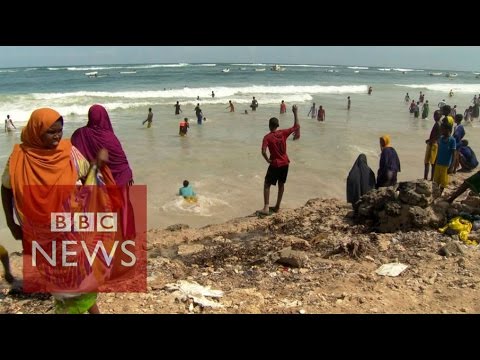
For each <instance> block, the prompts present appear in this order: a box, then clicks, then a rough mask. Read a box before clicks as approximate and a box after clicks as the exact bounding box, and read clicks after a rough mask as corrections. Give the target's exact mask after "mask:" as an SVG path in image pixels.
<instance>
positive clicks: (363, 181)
mask: <svg viewBox="0 0 480 360" xmlns="http://www.w3.org/2000/svg"><path fill="white" fill-rule="evenodd" d="M373 188H375V173H374V172H373V170H372V169H370V167H369V166H368V164H367V157H366V156H365V154H360V155H359V156H358V158H357V160H356V161H355V163H354V164H353V166H352V169H351V170H350V172H349V174H348V177H347V202H349V203H351V204H352V205H353V204H355V203H356V202H357V201H358V200H359V199H360V197H361V196H362V195H363V194H366V193H367V192H369V191H370V190H371V189H373Z"/></svg>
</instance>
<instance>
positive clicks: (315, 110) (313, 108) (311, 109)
mask: <svg viewBox="0 0 480 360" xmlns="http://www.w3.org/2000/svg"><path fill="white" fill-rule="evenodd" d="M310 114H311V116H312V119H315V117H316V116H317V107H316V106H315V103H313V104H312V107H311V108H310V111H309V112H308V114H307V116H310Z"/></svg>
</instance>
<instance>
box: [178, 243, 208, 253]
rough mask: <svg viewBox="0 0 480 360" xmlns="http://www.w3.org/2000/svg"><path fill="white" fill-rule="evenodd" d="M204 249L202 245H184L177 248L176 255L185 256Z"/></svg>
mask: <svg viewBox="0 0 480 360" xmlns="http://www.w3.org/2000/svg"><path fill="white" fill-rule="evenodd" d="M204 248H205V246H204V245H202V244H184V245H180V246H179V247H178V252H177V253H178V255H180V256H185V255H191V254H195V253H197V252H200V251H202V250H203V249H204Z"/></svg>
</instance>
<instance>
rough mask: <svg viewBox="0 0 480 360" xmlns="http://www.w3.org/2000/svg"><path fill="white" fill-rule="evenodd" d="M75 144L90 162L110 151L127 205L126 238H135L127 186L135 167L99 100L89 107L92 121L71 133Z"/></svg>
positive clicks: (121, 222) (120, 220) (112, 167)
mask: <svg viewBox="0 0 480 360" xmlns="http://www.w3.org/2000/svg"><path fill="white" fill-rule="evenodd" d="M71 142H72V145H73V146H75V147H76V148H77V149H78V150H79V151H80V152H81V153H82V155H83V156H84V157H85V158H86V159H87V160H88V161H90V162H92V161H94V160H95V158H96V156H97V154H98V152H99V151H100V150H101V149H106V150H107V151H108V162H107V165H108V167H109V169H110V171H111V172H112V176H113V179H114V180H115V184H116V185H117V186H119V187H121V188H122V196H123V199H124V204H125V205H124V206H123V207H122V208H121V211H120V213H119V218H118V224H119V226H120V227H121V230H122V234H123V238H124V239H129V240H134V239H135V235H136V234H135V216H134V213H133V207H132V204H131V202H130V197H129V190H128V189H127V186H132V185H133V183H134V181H133V171H132V168H131V167H130V164H129V162H128V159H127V155H126V154H125V151H124V150H123V147H122V144H121V143H120V140H119V139H118V138H117V136H116V135H115V132H114V131H113V127H112V123H111V121H110V116H109V115H108V112H107V110H106V109H105V108H104V107H103V106H102V105H99V104H95V105H92V106H91V107H90V109H89V110H88V123H87V125H86V126H84V127H81V128H79V129H77V130H75V131H74V132H73V134H72V137H71Z"/></svg>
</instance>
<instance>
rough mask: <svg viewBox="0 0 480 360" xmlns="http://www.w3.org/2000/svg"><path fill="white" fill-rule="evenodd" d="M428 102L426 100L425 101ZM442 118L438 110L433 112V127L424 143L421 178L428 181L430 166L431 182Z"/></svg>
mask: <svg viewBox="0 0 480 360" xmlns="http://www.w3.org/2000/svg"><path fill="white" fill-rule="evenodd" d="M427 102H428V100H427ZM441 117H442V113H441V112H440V110H435V112H434V113H433V121H434V124H433V127H432V130H430V136H429V138H428V139H427V140H425V143H426V144H427V148H426V149H425V161H424V163H425V168H424V171H423V178H424V179H425V180H428V170H429V168H430V166H431V168H432V173H431V177H430V181H433V172H434V170H435V162H436V161H437V153H438V139H439V138H440V135H441V133H440V118H441Z"/></svg>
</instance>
